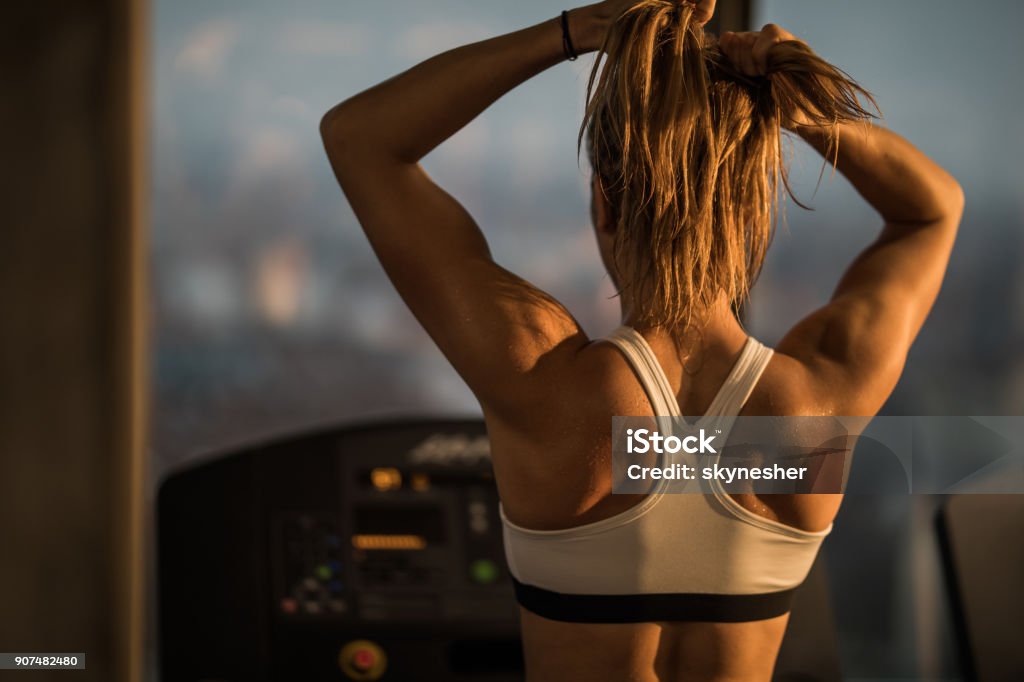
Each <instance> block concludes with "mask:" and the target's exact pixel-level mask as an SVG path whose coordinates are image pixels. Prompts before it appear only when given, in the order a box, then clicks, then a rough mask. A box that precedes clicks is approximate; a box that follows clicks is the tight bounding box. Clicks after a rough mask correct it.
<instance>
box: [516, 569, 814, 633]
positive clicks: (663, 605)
mask: <svg viewBox="0 0 1024 682" xmlns="http://www.w3.org/2000/svg"><path fill="white" fill-rule="evenodd" d="M512 584H513V586H514V587H515V591H516V601H518V602H519V604H520V605H521V606H522V607H523V608H525V609H526V610H528V611H532V612H533V613H536V614H537V615H538V616H543V617H544V618H548V619H550V620H558V621H562V622H566V623H657V622H672V621H674V622H683V621H687V622H708V623H744V622H748V621H753V620H766V619H768V618H775V617H776V616H781V615H783V614H784V613H788V612H789V610H790V608H791V606H792V602H793V594H794V593H795V592H796V589H797V588H795V587H794V588H791V589H788V590H782V591H780V592H767V593H763V594H703V593H696V592H690V593H676V594H566V593H564V592H552V591H551V590H545V589H543V588H541V587H536V586H534V585H526V584H524V583H521V582H519V581H518V580H516V579H515V578H514V577H513V578H512Z"/></svg>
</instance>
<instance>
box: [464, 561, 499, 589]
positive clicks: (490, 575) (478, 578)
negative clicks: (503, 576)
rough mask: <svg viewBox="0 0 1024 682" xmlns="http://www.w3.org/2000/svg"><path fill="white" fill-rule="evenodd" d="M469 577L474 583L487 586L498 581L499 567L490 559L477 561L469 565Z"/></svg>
mask: <svg viewBox="0 0 1024 682" xmlns="http://www.w3.org/2000/svg"><path fill="white" fill-rule="evenodd" d="M469 575H470V577H472V578H473V581H474V582H478V583H480V584H482V585H487V584H490V583H493V582H494V581H495V580H497V579H498V567H497V566H495V565H494V562H493V561H491V560H490V559H477V560H476V561H474V562H473V563H471V564H470V565H469Z"/></svg>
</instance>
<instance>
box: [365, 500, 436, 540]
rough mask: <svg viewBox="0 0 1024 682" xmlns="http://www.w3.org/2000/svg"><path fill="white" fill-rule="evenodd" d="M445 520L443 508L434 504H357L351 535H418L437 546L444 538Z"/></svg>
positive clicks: (384, 536)
mask: <svg viewBox="0 0 1024 682" xmlns="http://www.w3.org/2000/svg"><path fill="white" fill-rule="evenodd" d="M444 521H445V520H444V510H443V509H442V508H441V507H438V506H436V505H360V506H358V507H356V508H355V510H354V519H353V522H354V527H353V536H363V537H383V538H387V537H418V538H422V539H423V541H424V542H425V543H426V544H427V545H439V544H444V543H445V541H446V540H447V532H446V528H445V522H444ZM409 548H410V549H422V547H409Z"/></svg>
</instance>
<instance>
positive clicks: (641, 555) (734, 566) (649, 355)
mask: <svg viewBox="0 0 1024 682" xmlns="http://www.w3.org/2000/svg"><path fill="white" fill-rule="evenodd" d="M606 340H607V341H609V342H611V343H613V344H615V345H616V346H617V347H618V348H619V349H620V350H621V351H622V353H623V354H624V355H625V356H626V358H627V360H628V361H629V363H630V364H631V365H632V367H633V370H634V371H635V372H636V375H637V377H638V378H639V380H640V383H641V384H642V385H643V388H644V391H645V392H646V393H647V396H648V399H649V400H650V403H651V406H652V408H653V409H654V414H655V415H656V416H675V417H681V416H682V414H681V412H680V409H679V405H678V402H677V400H676V397H675V394H674V393H673V392H672V390H671V386H670V384H669V382H668V379H667V378H666V377H665V373H664V371H663V370H662V368H661V365H660V364H659V363H658V360H657V357H656V356H655V355H654V352H653V351H652V350H651V347H650V346H649V345H648V344H647V341H646V340H645V339H644V338H643V336H641V335H640V334H639V333H638V332H636V331H635V330H633V329H631V328H629V327H620V328H619V329H618V330H616V331H615V332H614V333H613V334H612V335H611V336H609V337H607V338H606ZM772 352H773V351H772V350H771V349H770V348H767V347H766V346H764V345H762V344H761V343H759V342H758V341H757V340H755V339H754V338H749V339H748V340H747V343H746V345H745V346H744V347H743V351H742V352H741V353H740V357H739V359H738V360H737V361H736V364H735V366H734V367H733V369H732V371H731V372H730V373H729V376H728V377H727V378H726V380H725V383H724V384H723V385H722V388H721V389H720V390H719V392H718V395H717V396H715V399H714V400H713V401H712V403H711V406H710V407H709V408H708V411H707V413H706V414H705V416H704V417H703V418H702V419H701V422H699V423H700V424H701V426H703V427H704V428H706V429H716V430H721V440H720V441H719V442H725V441H727V439H728V437H729V431H730V430H731V429H732V426H733V423H734V422H735V419H736V415H738V414H739V412H740V410H741V409H742V408H743V405H744V404H745V403H746V401H747V398H748V397H749V396H750V393H751V391H752V390H753V388H754V385H755V384H756V383H757V381H758V379H759V378H760V377H761V374H762V372H763V371H764V369H765V367H767V365H768V362H769V360H770V359H771V357H772ZM610 426H611V425H609V428H610ZM658 490H660V488H658V489H656V490H655V492H654V493H652V494H649V495H647V496H646V497H645V498H644V499H643V501H642V502H640V503H639V504H637V505H636V506H634V507H632V508H630V509H628V510H626V511H624V512H622V513H620V514H616V515H615V516H612V517H610V518H607V519H603V520H601V521H596V522H594V523H589V524H586V525H582V526H577V527H574V528H567V529H564V530H531V529H528V528H523V527H521V526H517V525H515V524H514V523H512V522H510V521H509V520H508V518H507V517H506V516H505V514H504V510H501V520H502V525H503V529H504V539H505V555H506V558H507V560H508V566H509V571H510V573H511V574H512V578H513V584H514V586H515V590H516V598H517V600H518V601H519V603H520V604H521V605H522V606H523V607H524V608H526V609H528V610H529V611H532V612H534V613H536V614H538V615H540V616H543V617H545V618H550V619H552V620H560V621H568V622H587V623H636V622H656V621H711V622H739V621H752V620H762V619H765V618H772V617H775V616H778V615H782V614H784V613H786V612H788V611H789V608H790V603H791V600H792V596H793V593H794V591H795V590H796V588H797V587H799V585H800V584H801V583H802V582H803V580H804V578H805V577H806V576H807V573H808V571H809V570H810V568H811V564H812V563H813V562H814V558H815V555H816V554H817V552H818V548H819V547H820V545H821V542H822V540H823V539H824V538H825V536H826V535H828V533H829V532H830V531H831V526H829V528H826V529H825V530H823V531H818V532H810V531H803V530H800V529H797V528H794V527H792V526H788V525H785V524H782V523H779V522H777V521H773V520H770V519H767V518H764V517H762V516H758V515H757V514H755V513H753V512H751V511H749V510H748V509H746V508H744V507H742V506H741V505H740V504H739V503H737V502H736V501H735V500H734V499H733V498H732V497H730V496H729V495H728V494H727V493H726V492H724V491H723V490H722V489H721V486H720V485H718V486H712V491H713V492H711V493H708V494H704V495H701V494H662V493H660V492H658Z"/></svg>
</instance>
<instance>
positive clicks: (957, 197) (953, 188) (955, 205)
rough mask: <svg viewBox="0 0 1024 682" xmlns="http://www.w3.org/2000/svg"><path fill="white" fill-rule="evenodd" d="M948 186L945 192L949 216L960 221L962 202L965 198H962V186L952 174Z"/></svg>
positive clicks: (962, 212) (962, 209)
mask: <svg viewBox="0 0 1024 682" xmlns="http://www.w3.org/2000/svg"><path fill="white" fill-rule="evenodd" d="M949 180H950V186H949V190H948V192H947V194H948V201H949V209H948V210H949V212H950V215H951V217H953V218H956V221H957V222H960V217H961V216H962V215H963V214H964V204H965V202H966V199H965V198H964V188H963V187H961V186H960V183H959V182H957V181H956V179H955V178H954V177H953V176H950V178H949Z"/></svg>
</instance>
